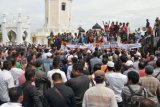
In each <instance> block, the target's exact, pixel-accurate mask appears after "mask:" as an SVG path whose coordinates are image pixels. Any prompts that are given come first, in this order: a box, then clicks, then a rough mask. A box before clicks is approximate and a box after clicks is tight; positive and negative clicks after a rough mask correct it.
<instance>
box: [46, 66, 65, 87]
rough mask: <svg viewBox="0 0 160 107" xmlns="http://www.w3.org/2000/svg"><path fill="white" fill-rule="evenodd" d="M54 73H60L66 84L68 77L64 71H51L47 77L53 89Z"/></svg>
mask: <svg viewBox="0 0 160 107" xmlns="http://www.w3.org/2000/svg"><path fill="white" fill-rule="evenodd" d="M54 73H60V74H61V76H62V80H63V82H66V81H67V78H66V75H65V73H64V72H63V71H61V70H60V69H53V70H51V71H48V73H47V77H48V79H49V80H50V82H51V87H53V81H52V75H53V74H54Z"/></svg>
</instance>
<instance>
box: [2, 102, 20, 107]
mask: <svg viewBox="0 0 160 107" xmlns="http://www.w3.org/2000/svg"><path fill="white" fill-rule="evenodd" d="M0 107H22V104H20V103H11V102H8V103H4V104H2V105H1V106H0Z"/></svg>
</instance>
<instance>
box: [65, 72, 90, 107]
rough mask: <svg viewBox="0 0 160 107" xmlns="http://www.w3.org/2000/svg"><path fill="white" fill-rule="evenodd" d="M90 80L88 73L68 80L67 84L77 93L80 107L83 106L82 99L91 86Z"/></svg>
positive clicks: (77, 102)
mask: <svg viewBox="0 0 160 107" xmlns="http://www.w3.org/2000/svg"><path fill="white" fill-rule="evenodd" d="M89 83H90V80H89V78H88V76H87V75H83V74H81V75H79V76H77V77H75V78H72V79H70V80H68V81H67V82H66V85H67V86H69V87H71V88H72V89H73V91H74V93H75V99H76V105H77V106H78V107H81V106H82V100H83V97H84V93H85V92H86V90H87V89H88V88H89Z"/></svg>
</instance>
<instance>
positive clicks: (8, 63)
mask: <svg viewBox="0 0 160 107" xmlns="http://www.w3.org/2000/svg"><path fill="white" fill-rule="evenodd" d="M11 67H12V63H11V61H10V60H6V61H4V62H3V67H2V70H10V69H11Z"/></svg>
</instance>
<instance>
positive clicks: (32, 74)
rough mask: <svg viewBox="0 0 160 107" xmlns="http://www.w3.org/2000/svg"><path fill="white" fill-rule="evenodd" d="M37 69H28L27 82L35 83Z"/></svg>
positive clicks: (26, 71)
mask: <svg viewBox="0 0 160 107" xmlns="http://www.w3.org/2000/svg"><path fill="white" fill-rule="evenodd" d="M35 72H36V71H35V69H32V68H27V69H26V70H25V78H26V80H27V81H31V82H33V81H35Z"/></svg>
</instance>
